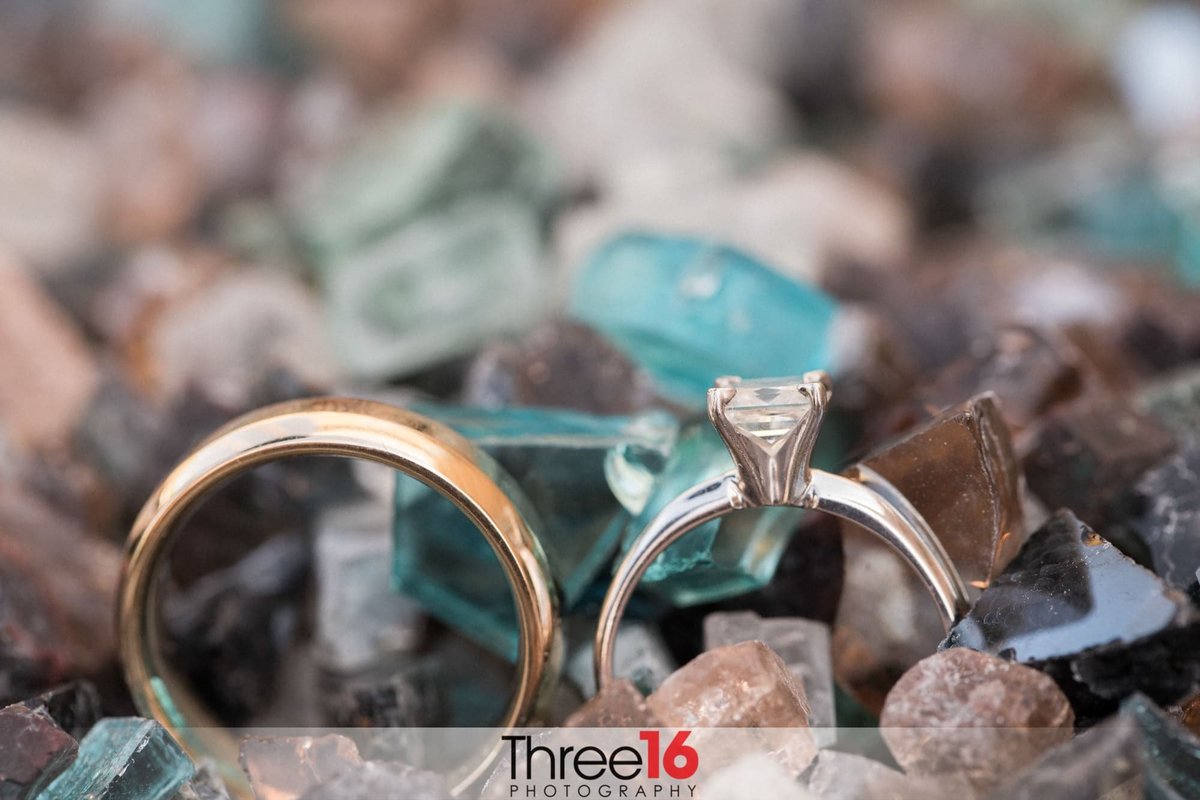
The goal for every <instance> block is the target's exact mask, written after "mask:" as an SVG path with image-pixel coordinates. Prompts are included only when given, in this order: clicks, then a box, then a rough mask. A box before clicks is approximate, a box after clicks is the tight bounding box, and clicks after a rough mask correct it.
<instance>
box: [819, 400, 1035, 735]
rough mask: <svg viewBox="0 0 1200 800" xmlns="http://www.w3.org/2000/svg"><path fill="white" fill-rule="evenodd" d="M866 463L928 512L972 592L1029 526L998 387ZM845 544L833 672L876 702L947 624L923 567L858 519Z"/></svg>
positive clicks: (846, 531) (845, 529) (846, 530)
mask: <svg viewBox="0 0 1200 800" xmlns="http://www.w3.org/2000/svg"><path fill="white" fill-rule="evenodd" d="M862 464H863V465H864V466H866V467H868V468H870V469H872V470H874V471H875V472H876V473H878V474H879V475H881V476H882V477H883V478H884V479H886V480H887V481H888V482H890V483H891V484H892V485H893V486H895V487H896V488H897V489H898V490H899V491H900V492H901V493H903V494H904V496H905V497H907V498H908V500H909V501H910V502H911V503H912V504H913V506H914V507H915V508H916V509H917V511H919V512H920V513H921V514H922V516H924V517H925V520H926V521H927V522H928V523H929V525H930V527H931V528H932V529H933V531H934V533H935V534H937V536H938V538H939V539H940V540H941V542H942V544H943V546H944V547H945V548H946V552H947V554H948V555H949V556H950V558H951V560H952V561H953V562H954V564H955V566H957V568H958V571H959V574H961V575H962V577H963V580H964V581H965V582H966V583H967V586H968V591H970V592H972V593H973V594H974V593H975V592H977V591H978V590H979V589H981V588H982V587H984V586H986V585H987V584H988V582H989V581H990V580H992V579H993V578H994V576H996V575H997V574H999V572H1000V570H1002V569H1003V568H1004V566H1005V565H1006V564H1007V563H1008V562H1009V561H1010V560H1011V559H1012V558H1013V556H1014V555H1015V554H1016V553H1017V551H1018V550H1019V549H1020V546H1021V542H1022V541H1024V538H1025V535H1026V530H1025V522H1024V506H1023V504H1022V502H1021V494H1022V492H1021V490H1022V481H1021V473H1020V467H1019V463H1018V461H1017V459H1016V456H1015V455H1014V454H1013V446H1012V441H1011V439H1010V436H1009V431H1008V427H1007V426H1006V425H1005V423H1004V420H1003V419H1002V418H1001V416H1000V412H999V409H998V408H997V405H996V401H995V398H994V397H993V396H992V395H990V394H984V395H979V396H977V397H974V398H972V399H970V400H968V401H967V402H966V403H963V404H961V405H958V406H954V407H952V408H949V409H946V410H944V411H942V412H941V413H940V414H938V415H937V416H936V417H935V418H934V419H932V420H930V421H929V422H928V423H926V424H924V425H922V426H920V427H918V428H917V429H916V430H914V431H912V432H911V433H909V434H907V435H906V436H904V437H903V438H901V439H899V440H896V441H894V442H892V443H890V444H888V445H885V446H884V447H882V448H881V449H879V450H877V451H876V452H875V453H873V454H872V455H870V456H868V457H867V458H866V459H864V460H863V461H862ZM842 544H843V547H844V548H845V564H846V569H845V578H844V586H843V591H842V602H841V605H840V606H839V607H838V616H837V620H836V623H835V625H834V639H833V640H834V661H835V667H836V669H835V672H836V674H837V676H838V680H839V681H841V682H842V683H843V685H844V686H845V687H846V688H847V689H848V690H850V691H851V692H852V693H853V694H854V695H855V696H856V697H857V699H858V700H859V701H860V702H862V703H864V704H865V705H866V706H867V707H868V708H870V709H872V710H874V711H876V712H877V711H878V709H879V707H880V704H881V702H882V696H883V693H885V692H886V691H887V688H888V687H889V686H890V685H891V683H892V682H893V681H895V679H896V677H898V675H899V674H900V673H901V672H903V671H904V670H906V669H908V668H909V667H911V666H912V665H913V664H914V663H916V661H917V660H919V659H920V658H923V657H924V656H925V655H927V654H928V653H929V652H930V651H931V650H932V649H933V648H934V647H935V646H936V644H937V642H938V641H939V640H940V639H941V638H942V637H943V636H944V635H945V629H944V628H943V627H942V623H941V620H940V619H939V618H938V617H937V614H936V610H935V609H934V607H933V604H932V603H930V602H929V595H928V592H927V590H926V589H925V587H924V585H922V584H921V581H920V578H919V576H917V574H916V573H915V572H914V571H913V570H912V569H911V568H910V567H909V566H908V564H907V563H905V562H904V561H903V559H902V558H901V557H900V556H899V555H898V554H897V553H896V552H895V551H894V550H893V549H891V548H890V547H888V546H887V545H886V544H884V543H882V542H880V541H879V540H878V539H877V538H876V537H875V536H873V535H871V534H868V533H867V532H866V531H863V530H861V529H860V528H858V527H857V526H853V525H843V526H842Z"/></svg>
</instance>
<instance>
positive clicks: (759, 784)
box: [697, 753, 813, 800]
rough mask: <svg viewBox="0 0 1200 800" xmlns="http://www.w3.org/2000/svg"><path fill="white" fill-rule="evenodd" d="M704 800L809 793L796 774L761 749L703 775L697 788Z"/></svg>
mask: <svg viewBox="0 0 1200 800" xmlns="http://www.w3.org/2000/svg"><path fill="white" fill-rule="evenodd" d="M697 796H698V797H703V798H704V800H742V799H743V798H746V797H770V798H772V799H773V800H812V798H813V795H812V794H810V793H809V792H807V791H805V789H804V788H803V787H802V786H801V785H800V784H799V783H797V782H796V778H795V777H794V776H793V775H791V774H790V773H789V772H788V771H787V770H786V769H784V768H783V767H781V766H779V764H777V763H776V762H775V761H773V760H772V759H771V758H770V757H769V756H767V755H766V754H764V753H750V754H749V755H746V756H743V757H741V758H739V759H738V760H737V761H735V762H734V763H732V764H730V765H728V766H726V767H721V768H720V769H718V770H717V771H716V772H714V773H713V774H712V775H709V776H708V777H707V778H705V779H704V780H703V781H702V782H701V784H700V787H699V788H698V789H697Z"/></svg>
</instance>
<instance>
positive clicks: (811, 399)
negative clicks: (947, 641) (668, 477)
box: [594, 372, 969, 688]
mask: <svg viewBox="0 0 1200 800" xmlns="http://www.w3.org/2000/svg"><path fill="white" fill-rule="evenodd" d="M829 397H830V387H829V379H828V378H827V377H826V375H825V374H824V373H823V372H811V373H808V374H806V375H804V376H803V377H801V378H777V379H767V380H754V381H743V380H742V379H740V378H735V377H731V378H720V379H718V380H717V384H716V386H715V387H714V388H712V389H709V391H708V416H709V420H710V421H711V422H712V424H713V427H715V428H716V429H717V433H719V434H720V435H721V438H722V439H723V440H724V442H725V446H726V447H727V448H728V449H729V453H730V455H731V456H733V462H734V465H735V466H734V469H733V470H732V471H730V472H727V473H725V474H723V475H720V476H718V477H716V478H713V479H712V480H708V481H704V482H702V483H700V484H698V485H696V486H693V487H692V488H691V489H688V490H687V491H685V492H684V493H682V494H681V495H679V497H677V498H675V499H674V500H672V501H671V502H670V503H668V504H667V505H666V506H665V507H664V508H663V509H662V511H661V512H659V514H658V515H657V516H656V517H655V518H654V519H653V520H652V521H651V522H650V524H649V526H648V527H647V528H646V529H645V530H644V531H642V532H641V534H639V535H638V537H637V539H635V540H634V542H633V544H632V545H631V546H630V548H629V550H628V551H627V552H626V553H625V556H624V558H623V559H622V560H621V562H620V563H619V564H618V565H617V568H616V570H615V572H614V574H613V580H612V583H611V584H610V585H609V588H608V593H607V594H606V595H605V597H604V603H603V605H602V606H601V608H600V618H599V622H598V624H597V626H596V643H595V653H594V658H595V670H596V685H597V686H598V687H600V688H603V687H605V686H607V685H608V684H609V683H611V682H612V680H613V679H614V676H613V648H614V646H615V642H616V635H617V626H618V625H619V624H620V621H621V616H622V614H624V612H625V606H626V604H627V603H628V602H629V598H630V596H631V595H632V594H633V590H634V589H635V588H636V587H637V584H638V581H639V580H641V577H642V575H643V574H644V573H645V572H646V570H647V569H648V568H649V567H650V565H651V564H652V563H653V562H654V560H655V559H656V558H658V556H660V555H661V554H662V553H663V552H664V551H665V550H666V549H667V548H668V547H670V546H671V545H672V544H673V543H674V542H676V541H678V540H679V539H680V538H681V537H682V536H683V535H684V534H686V533H687V532H688V531H690V530H692V529H694V528H696V527H697V526H700V525H703V524H704V523H706V522H709V521H710V520H713V519H716V518H718V517H721V516H723V515H725V514H728V513H730V512H732V511H736V510H739V509H745V508H760V507H763V506H796V507H799V508H809V509H814V510H817V511H824V512H826V513H829V514H834V515H836V516H839V517H842V518H843V519H846V520H849V521H850V522H853V523H856V524H858V525H861V526H862V527H864V528H866V529H867V530H869V531H871V532H872V533H874V534H876V535H877V536H879V537H880V538H882V539H883V540H884V541H885V542H887V543H888V544H889V545H891V546H892V547H893V548H895V549H896V550H897V551H898V552H899V553H900V555H901V556H903V557H904V559H905V560H906V561H907V562H908V563H909V564H911V565H912V567H913V568H914V569H915V570H916V571H917V573H918V574H919V575H920V577H921V579H922V581H923V583H924V584H925V586H926V587H927V588H928V589H929V591H930V593H931V594H932V595H933V599H934V601H935V602H936V603H937V607H938V611H939V613H940V614H941V618H942V622H943V623H944V624H945V626H946V629H947V630H949V629H950V626H951V625H952V624H953V623H954V622H955V620H957V619H958V618H959V617H960V616H961V615H962V614H965V613H966V611H967V610H968V608H969V603H968V597H967V589H966V586H965V585H964V584H963V580H962V578H961V577H960V576H959V574H958V570H957V569H956V568H955V566H954V563H953V562H952V561H951V560H950V558H949V556H948V555H947V554H946V551H945V549H944V548H943V547H942V544H941V542H940V541H938V538H937V536H936V535H935V534H934V533H933V531H932V530H931V529H930V528H929V524H928V523H927V522H926V521H925V520H924V518H923V517H921V515H920V514H919V513H918V512H917V510H916V509H915V508H913V506H912V504H911V503H910V502H908V500H907V499H906V498H905V497H904V495H903V494H901V493H900V492H899V491H898V490H897V489H896V488H895V487H894V486H892V485H891V484H890V483H888V482H887V481H886V480H884V478H883V477H882V476H880V475H878V474H877V473H875V472H874V471H872V470H870V469H868V468H867V467H865V466H862V465H859V466H857V467H854V468H852V469H851V470H849V471H847V473H846V474H844V475H834V474H830V473H828V472H823V471H822V470H819V469H813V468H812V467H811V466H810V464H809V462H810V460H811V458H812V452H813V446H814V444H815V443H816V440H817V434H818V432H819V431H820V427H821V420H822V418H823V416H824V412H825V408H826V406H827V405H828V403H829Z"/></svg>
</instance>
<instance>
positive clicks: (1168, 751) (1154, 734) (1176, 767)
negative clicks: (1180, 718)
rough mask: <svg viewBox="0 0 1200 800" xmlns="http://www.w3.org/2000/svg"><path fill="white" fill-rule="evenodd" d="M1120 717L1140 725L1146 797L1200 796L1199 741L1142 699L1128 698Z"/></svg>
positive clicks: (1122, 707)
mask: <svg viewBox="0 0 1200 800" xmlns="http://www.w3.org/2000/svg"><path fill="white" fill-rule="evenodd" d="M1121 716H1122V717H1125V718H1129V719H1132V720H1133V721H1134V722H1135V723H1137V726H1138V729H1139V730H1140V731H1141V734H1142V751H1141V758H1142V765H1143V769H1144V770H1145V773H1146V796H1147V797H1152V798H1160V797H1161V798H1170V800H1174V799H1175V798H1183V797H1196V796H1197V795H1198V794H1200V738H1197V737H1196V736H1194V735H1192V734H1191V733H1190V732H1189V731H1187V730H1186V729H1185V728H1184V727H1183V726H1182V725H1180V724H1179V723H1177V722H1176V721H1175V720H1173V719H1171V717H1170V716H1169V715H1168V714H1167V713H1166V712H1164V711H1163V710H1162V709H1161V708H1159V707H1158V706H1156V705H1155V704H1154V703H1153V702H1151V701H1150V700H1149V699H1148V698H1146V697H1145V696H1143V695H1134V696H1133V697H1131V698H1129V700H1127V701H1126V702H1125V703H1124V704H1123V705H1122V706H1121Z"/></svg>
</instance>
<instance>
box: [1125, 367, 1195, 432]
mask: <svg viewBox="0 0 1200 800" xmlns="http://www.w3.org/2000/svg"><path fill="white" fill-rule="evenodd" d="M1134 403H1135V404H1136V405H1137V408H1138V410H1139V411H1141V412H1142V413H1143V414H1147V415H1149V416H1151V417H1153V418H1154V419H1156V420H1158V422H1159V423H1161V424H1162V425H1163V426H1164V427H1166V428H1167V429H1168V430H1170V431H1171V433H1173V434H1174V435H1175V437H1176V438H1178V439H1180V440H1188V439H1196V438H1200V369H1195V368H1193V369H1185V370H1180V371H1178V372H1175V373H1172V374H1170V375H1168V376H1166V377H1163V378H1159V379H1157V380H1154V381H1151V382H1149V383H1148V384H1147V385H1146V386H1145V387H1144V388H1143V389H1142V390H1141V391H1140V392H1138V394H1137V395H1136V396H1135V399H1134Z"/></svg>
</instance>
